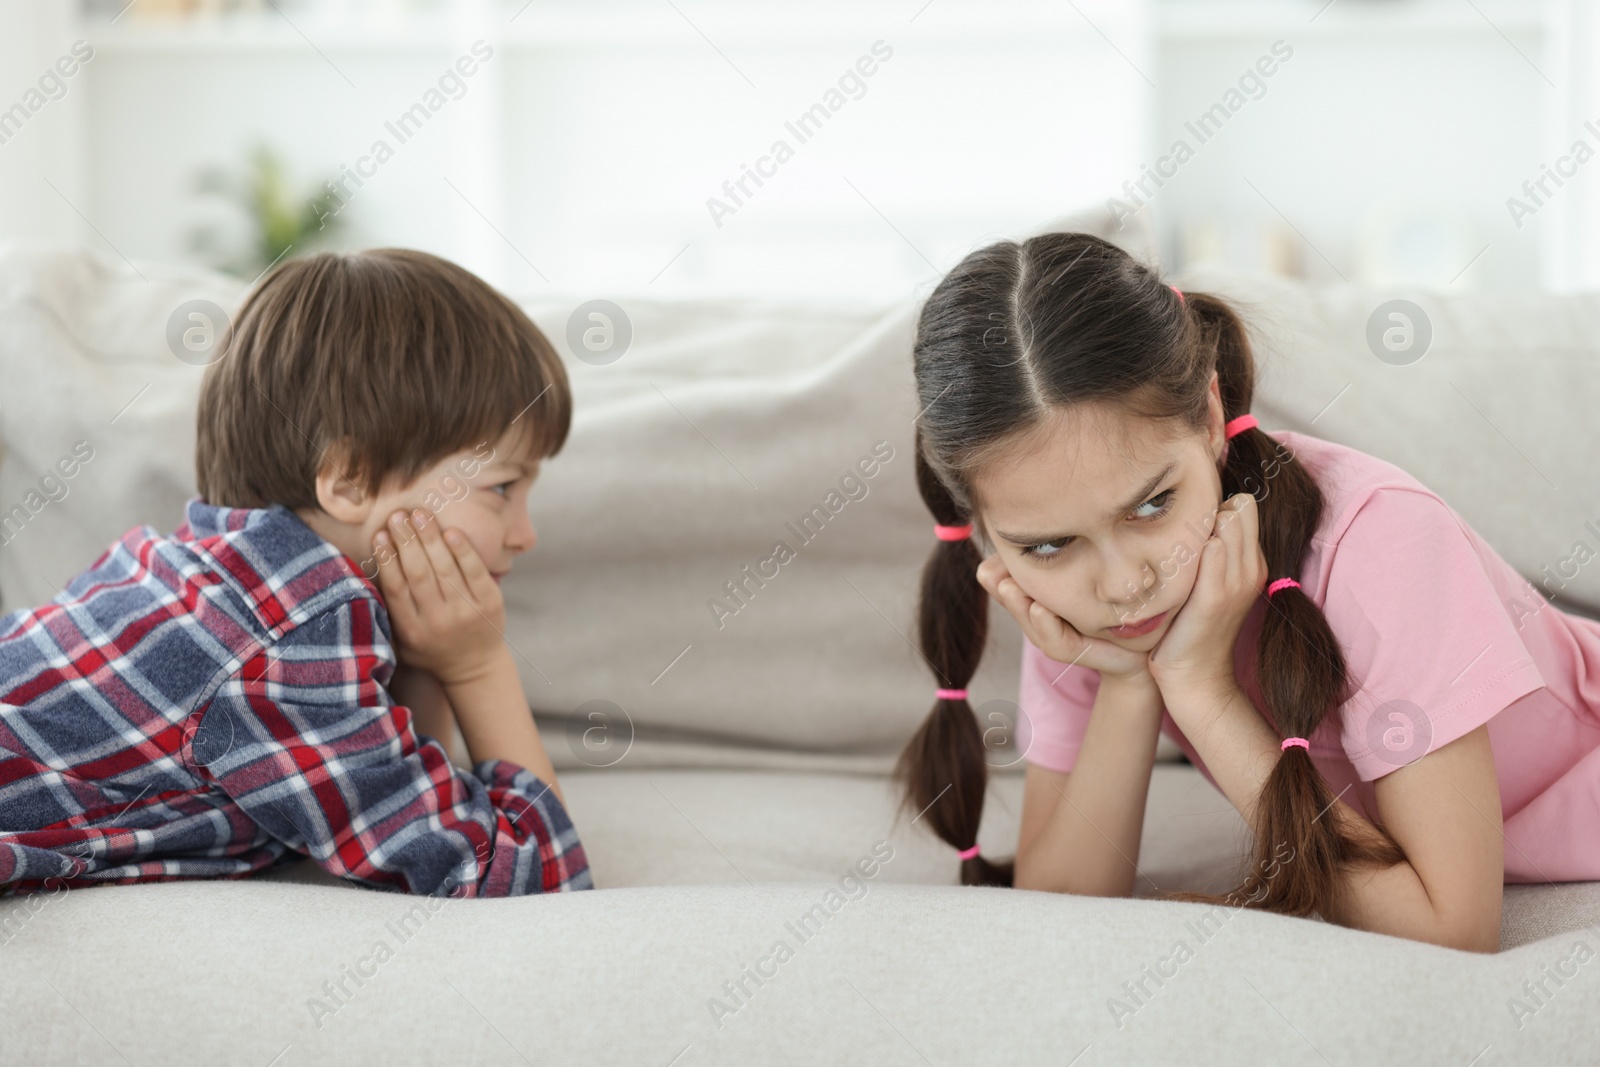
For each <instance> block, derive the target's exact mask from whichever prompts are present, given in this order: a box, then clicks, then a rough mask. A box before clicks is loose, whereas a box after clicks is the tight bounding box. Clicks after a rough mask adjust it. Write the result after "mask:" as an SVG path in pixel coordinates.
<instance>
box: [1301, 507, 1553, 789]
mask: <svg viewBox="0 0 1600 1067" xmlns="http://www.w3.org/2000/svg"><path fill="white" fill-rule="evenodd" d="M1480 548H1481V551H1482V552H1485V553H1492V551H1493V549H1492V548H1490V547H1489V546H1488V545H1487V543H1482V542H1479V541H1478V540H1477V539H1475V538H1474V537H1473V535H1472V534H1471V533H1470V532H1469V531H1468V529H1467V528H1466V526H1465V525H1464V523H1463V522H1462V520H1461V519H1460V518H1459V517H1457V515H1456V514H1455V512H1454V511H1452V510H1451V509H1450V507H1449V505H1447V504H1446V503H1445V502H1444V501H1442V500H1440V499H1439V498H1438V497H1436V496H1433V495H1431V494H1429V493H1425V492H1419V491H1417V490H1414V489H1402V488H1386V489H1379V490H1377V491H1375V492H1374V493H1373V494H1372V496H1371V497H1370V498H1369V499H1368V500H1367V501H1366V502H1365V503H1363V504H1362V505H1361V507H1360V510H1359V511H1357V513H1356V515H1355V516H1354V517H1353V518H1352V519H1351V521H1350V523H1349V525H1348V526H1347V527H1346V530H1345V532H1344V534H1343V536H1341V537H1340V538H1339V541H1338V544H1337V545H1336V546H1335V548H1334V550H1333V557H1332V564H1331V566H1330V569H1329V572H1328V579H1327V586H1326V589H1327V592H1326V595H1325V596H1324V598H1323V605H1322V611H1323V615H1324V616H1325V617H1326V618H1327V620H1328V625H1329V626H1330V627H1331V628H1332V630H1333V632H1334V634H1336V635H1337V636H1338V638H1339V644H1340V647H1341V648H1342V649H1343V650H1344V654H1345V663H1346V666H1347V668H1348V670H1349V673H1350V676H1351V681H1352V686H1353V687H1355V686H1359V688H1353V691H1352V695H1351V697H1350V699H1349V700H1348V701H1346V702H1345V703H1344V704H1343V705H1342V706H1341V708H1340V719H1341V721H1340V731H1341V735H1340V738H1341V742H1342V744H1343V746H1344V750H1345V755H1346V757H1347V758H1348V759H1349V760H1350V762H1351V764H1352V765H1354V767H1355V768H1356V772H1357V773H1358V774H1359V775H1360V777H1361V780H1362V781H1364V782H1370V781H1372V780H1373V779H1375V778H1381V777H1382V776H1383V775H1385V774H1388V773H1389V772H1390V771H1394V770H1397V769H1398V768H1400V767H1403V766H1405V765H1406V764H1408V763H1411V762H1412V761H1414V760H1418V759H1421V758H1422V757H1423V756H1425V755H1427V754H1428V753H1429V752H1432V751H1433V750H1435V749H1438V748H1441V747H1443V746H1444V745H1446V744H1449V743H1450V742H1451V741H1454V740H1456V739H1457V738H1459V737H1461V736H1463V735H1465V734H1468V733H1470V732H1472V731H1473V730H1474V729H1476V728H1477V727H1479V726H1481V725H1483V724H1484V723H1486V722H1488V721H1489V720H1490V719H1492V718H1494V717H1495V716H1496V715H1498V714H1499V713H1500V712H1501V711H1502V710H1504V709H1505V708H1506V707H1508V706H1509V705H1511V704H1512V703H1514V702H1516V701H1517V700H1519V699H1521V698H1522V697H1524V696H1527V695H1528V694H1529V693H1532V692H1534V691H1535V690H1538V689H1540V688H1542V687H1543V686H1544V678H1543V676H1542V675H1540V673H1539V668H1538V666H1537V664H1536V663H1535V662H1534V660H1533V657H1532V656H1531V655H1530V654H1529V652H1528V649H1527V646H1525V645H1524V644H1523V643H1522V639H1521V638H1520V637H1519V636H1518V634H1517V629H1516V625H1515V623H1514V621H1513V620H1512V617H1511V614H1510V612H1509V611H1508V609H1507V606H1506V603H1505V601H1504V599H1503V598H1502V597H1501V595H1500V593H1499V592H1498V590H1497V589H1496V587H1495V584H1494V582H1493V581H1492V580H1491V577H1490V573H1489V571H1488V570H1487V569H1486V562H1487V561H1486V560H1485V559H1484V558H1483V557H1482V556H1481V555H1480Z"/></svg>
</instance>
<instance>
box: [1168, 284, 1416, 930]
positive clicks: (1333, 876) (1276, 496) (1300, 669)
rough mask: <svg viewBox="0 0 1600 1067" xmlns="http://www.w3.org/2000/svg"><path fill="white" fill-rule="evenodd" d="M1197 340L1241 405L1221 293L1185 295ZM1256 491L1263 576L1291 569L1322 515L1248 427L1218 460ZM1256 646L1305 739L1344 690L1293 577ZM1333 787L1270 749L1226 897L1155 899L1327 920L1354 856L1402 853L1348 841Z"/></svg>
mask: <svg viewBox="0 0 1600 1067" xmlns="http://www.w3.org/2000/svg"><path fill="white" fill-rule="evenodd" d="M1186 297H1187V300H1186V303H1187V306H1188V308H1189V311H1190V314H1191V316H1192V319H1193V322H1194V325H1195V326H1196V327H1197V328H1198V329H1199V330H1200V332H1201V335H1202V338H1203V340H1202V347H1206V346H1210V347H1212V348H1214V349H1215V351H1216V356H1217V359H1216V369H1217V379H1218V387H1219V390H1218V391H1219V392H1220V394H1221V397H1222V404H1223V411H1224V412H1225V413H1226V417H1227V418H1228V419H1229V420H1232V419H1234V418H1236V417H1238V416H1240V415H1243V414H1245V413H1247V412H1248V411H1249V410H1250V404H1251V400H1252V395H1251V394H1252V392H1253V389H1254V382H1255V365H1254V359H1253V357H1252V355H1251V351H1250V345H1249V341H1248V339H1247V337H1246V335H1245V331H1244V326H1243V324H1242V323H1241V322H1240V320H1239V318H1238V316H1236V315H1235V314H1234V313H1233V311H1232V309H1230V308H1229V307H1228V305H1227V304H1226V303H1224V302H1223V301H1221V300H1219V299H1217V298H1215V297H1212V296H1209V295H1208V294H1205V293H1188V294H1186ZM1241 492H1247V493H1250V494H1251V495H1253V496H1255V498H1256V500H1257V502H1258V514H1259V516H1260V540H1261V551H1262V555H1263V556H1264V557H1265V559H1266V562H1267V573H1268V581H1269V588H1270V587H1271V586H1270V583H1272V582H1274V581H1276V580H1277V579H1281V578H1296V577H1298V575H1299V573H1300V565H1301V561H1302V560H1303V559H1304V557H1305V552H1306V548H1307V545H1308V544H1309V543H1310V540H1311V535H1312V533H1313V532H1314V531H1315V530H1316V528H1317V523H1318V520H1319V519H1320V518H1321V515H1322V507H1323V498H1322V491H1321V489H1320V488H1319V487H1318V485H1317V483H1316V480H1315V478H1313V477H1312V475H1311V473H1310V472H1309V471H1308V470H1306V468H1305V467H1304V466H1302V465H1301V464H1300V463H1299V462H1298V461H1297V460H1296V459H1295V457H1294V454H1293V452H1292V451H1290V450H1289V449H1288V448H1286V447H1285V446H1283V445H1281V444H1280V443H1279V442H1278V441H1276V440H1275V439H1274V438H1272V437H1271V436H1270V435H1268V434H1266V433H1264V432H1262V431H1261V430H1260V429H1256V428H1253V427H1250V428H1246V429H1243V430H1242V431H1240V432H1239V433H1237V434H1236V435H1235V436H1234V437H1232V438H1231V439H1230V440H1229V441H1228V451H1227V459H1226V462H1225V464H1224V466H1223V470H1222V493H1223V496H1224V498H1226V497H1228V496H1231V495H1233V494H1234V493H1241ZM1267 603H1268V609H1267V613H1266V617H1265V619H1264V621H1263V623H1262V627H1261V636H1260V641H1259V645H1258V659H1257V678H1258V682H1259V685H1260V689H1261V697H1262V702H1263V703H1264V704H1265V710H1266V712H1267V714H1268V717H1269V718H1270V719H1271V721H1272V722H1273V724H1274V725H1275V726H1276V728H1277V730H1278V734H1279V737H1280V738H1290V737H1299V738H1308V737H1310V736H1311V734H1312V733H1313V732H1314V731H1315V730H1316V729H1317V727H1318V726H1320V725H1321V724H1322V721H1323V719H1324V718H1325V717H1326V716H1327V714H1328V712H1329V711H1330V710H1333V709H1335V708H1337V707H1338V706H1339V705H1340V704H1342V703H1343V702H1344V701H1345V700H1347V699H1348V698H1349V696H1350V693H1349V681H1350V680H1349V677H1348V673H1347V671H1346V665H1345V659H1344V653H1343V651H1342V650H1341V649H1340V647H1339V642H1338V641H1337V640H1336V639H1335V637H1334V633H1333V631H1332V629H1331V628H1329V626H1328V620H1327V619H1326V618H1325V617H1324V616H1323V614H1322V610H1321V609H1320V608H1318V607H1317V605H1316V604H1315V603H1314V602H1313V601H1312V600H1311V598H1310V597H1308V596H1306V595H1305V593H1304V592H1302V591H1301V589H1300V588H1299V586H1298V584H1292V585H1291V584H1287V583H1285V584H1283V585H1282V586H1280V587H1278V588H1277V589H1275V590H1274V591H1273V592H1272V593H1271V595H1270V596H1268V600H1267ZM1333 803H1334V793H1333V791H1332V790H1331V789H1329V787H1328V785H1327V783H1326V782H1324V781H1323V779H1322V775H1321V773H1320V772H1319V771H1318V770H1317V768H1316V765H1315V764H1313V763H1312V761H1311V757H1310V755H1309V753H1308V752H1307V750H1306V749H1305V748H1304V747H1301V746H1298V745H1291V746H1289V747H1288V748H1286V749H1284V750H1283V751H1282V752H1281V754H1280V756H1279V757H1278V760H1277V763H1276V764H1275V765H1274V767H1273V769H1272V772H1271V774H1270V775H1269V776H1268V778H1267V780H1266V782H1265V784H1264V785H1263V787H1262V791H1261V796H1260V799H1259V801H1258V803H1257V807H1256V824H1257V825H1256V827H1255V840H1254V845H1253V848H1252V850H1251V856H1250V860H1251V862H1250V865H1249V868H1248V872H1247V874H1246V875H1245V878H1244V881H1243V882H1242V883H1241V884H1240V885H1239V886H1238V887H1237V888H1235V889H1233V890H1232V891H1230V892H1229V893H1227V894H1226V895H1224V896H1220V897H1218V896H1214V895H1211V894H1202V893H1167V894H1163V895H1162V897H1163V899H1171V900H1187V901H1192V902H1197V903H1211V904H1226V905H1229V906H1234V907H1254V908H1259V909H1262V910H1265V911H1271V912H1276V913H1279V914H1284V915H1297V916H1302V917H1303V916H1309V915H1312V914H1316V915H1319V916H1321V917H1322V918H1324V919H1326V918H1327V917H1328V916H1329V915H1330V914H1338V913H1340V911H1341V910H1342V909H1341V908H1340V901H1339V899H1338V894H1339V891H1340V888H1341V886H1342V884H1343V879H1342V875H1343V873H1344V871H1345V870H1346V869H1347V868H1349V867H1352V866H1381V867H1387V866H1391V865H1393V864H1395V863H1399V862H1402V861H1403V860H1404V859H1405V853H1404V851H1403V850H1402V849H1401V848H1400V846H1399V845H1398V844H1397V843H1396V842H1395V841H1394V839H1393V838H1392V837H1390V836H1389V835H1388V833H1386V832H1385V831H1384V830H1383V829H1382V828H1381V827H1374V829H1375V830H1376V834H1375V835H1373V834H1370V833H1368V834H1366V835H1364V836H1363V837H1362V838H1360V839H1357V838H1356V836H1355V835H1354V832H1353V830H1352V828H1350V827H1347V826H1341V825H1340V820H1339V818H1338V817H1337V814H1336V809H1335V808H1334V806H1333Z"/></svg>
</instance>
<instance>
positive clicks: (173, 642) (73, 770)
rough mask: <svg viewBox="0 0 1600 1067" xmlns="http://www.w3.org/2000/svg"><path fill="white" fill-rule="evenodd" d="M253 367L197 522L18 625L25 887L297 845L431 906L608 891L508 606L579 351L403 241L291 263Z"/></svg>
mask: <svg viewBox="0 0 1600 1067" xmlns="http://www.w3.org/2000/svg"><path fill="white" fill-rule="evenodd" d="M225 351H226V353H227V354H226V355H225V356H224V357H223V358H222V359H220V360H219V361H217V362H215V363H213V364H211V365H210V366H209V367H207V369H206V372H205V378H204V380H203V382H202V384H201V392H200V403H199V421H198V433H197V437H196V463H195V465H196V470H197V474H198V482H199V490H200V493H199V495H198V496H196V497H194V498H192V499H191V500H190V501H189V502H188V504H187V505H186V521H185V522H184V524H183V525H181V526H179V527H178V529H177V530H176V531H174V533H173V534H172V535H171V536H170V537H162V536H159V535H158V534H157V533H156V531H155V530H153V529H152V528H150V527H148V526H144V527H139V528H136V529H133V530H130V531H129V532H128V533H126V534H124V535H123V537H122V538H121V540H120V541H118V542H117V543H116V544H114V545H112V546H111V547H110V548H109V549H108V550H107V551H106V552H105V553H104V554H103V555H102V556H101V557H100V558H99V559H98V560H96V561H95V562H94V563H93V564H92V565H91V566H90V568H89V569H88V570H87V571H85V572H84V573H82V574H80V575H79V576H77V577H76V578H74V579H72V581H70V582H69V583H68V584H67V585H66V587H65V590H64V592H63V593H62V594H61V595H60V596H57V597H56V598H55V599H54V600H52V601H51V602H50V603H48V604H45V605H43V606H42V607H39V608H35V609H31V610H23V611H17V612H13V613H11V614H9V615H6V616H3V617H0V798H3V799H0V891H4V892H9V893H32V892H37V891H39V889H41V888H52V887H53V886H55V885H64V886H66V887H69V888H70V887H77V886H89V885H106V884H122V883H130V882H145V881H170V880H173V879H179V878H243V877H246V876H248V875H250V874H252V873H255V872H256V871H259V870H262V869H264V868H267V867H269V866H272V865H274V864H277V863H279V862H280V861H284V860H286V859H290V858H293V857H294V855H295V854H308V855H310V856H311V857H312V858H313V859H314V860H316V862H317V863H318V864H319V865H320V866H321V867H322V868H324V869H325V870H327V871H328V872H330V873H331V874H334V875H336V876H338V877H341V878H347V879H349V880H351V881H354V882H358V883H361V884H364V885H369V886H373V887H376V888H380V889H385V890H389V891H398V892H403V893H416V894H423V893H426V894H442V893H449V894H450V895H452V896H517V895H522V894H528V893H539V892H547V891H552V890H569V889H587V888H592V886H593V880H592V878H591V875H590V872H589V866H588V861H587V858H586V856H585V854H584V851H583V847H582V845H581V844H580V843H579V841H578V837H577V834H576V832H575V830H574V829H573V827H572V823H571V821H570V819H569V818H568V815H567V812H566V808H565V800H564V798H563V797H562V795H561V790H560V787H559V785H558V784H557V783H556V776H555V770H554V768H553V767H552V766H551V763H550V760H549V757H548V756H547V755H546V753H545V750H544V747H543V745H542V744H541V742H540V739H539V734H538V730H537V728H536V727H535V725H534V722H533V718H532V716H531V714H530V713H529V709H528V705H527V701H526V699H525V697H524V695H523V692H522V686H521V683H520V681H519V679H518V675H517V669H516V663H515V659H514V656H513V650H512V649H510V648H509V647H508V646H507V644H506V642H505V640H504V637H503V633H502V631H503V630H504V625H505V608H504V602H503V600H502V598H501V595H500V590H499V585H498V582H499V579H500V578H502V577H503V576H504V574H505V572H506V571H507V570H509V569H510V567H511V561H512V559H513V558H514V557H515V556H516V555H518V554H520V553H522V552H525V551H527V550H528V549H530V548H532V547H533V544H534V541H535V537H536V535H535V533H534V529H533V525H532V523H531V522H530V520H529V518H528V511H527V497H528V491H529V487H530V485H531V484H532V482H533V479H534V478H535V477H536V475H537V471H538V463H539V461H540V460H541V459H542V458H543V457H545V456H550V455H554V454H556V453H557V452H558V451H560V449H561V447H562V445H563V444H564V443H565V441H566V436H567V432H568V428H569V426H570V422H571V395H570V392H569V389H568V383H567V377H566V372H565V369H564V368H563V367H562V364H561V360H560V358H559V356H557V354H556V352H555V351H554V349H552V347H551V346H550V344H549V342H548V341H547V340H546V339H545V337H544V335H543V334H541V333H540V332H539V330H538V328H537V327H536V326H535V325H534V324H533V323H532V322H531V321H530V320H529V319H528V318H527V316H526V315H524V314H523V313H522V311H521V310H520V309H518V308H517V307H516V305H514V304H513V303H512V302H511V301H509V300H507V299H506V298H505V297H503V296H501V295H500V294H498V293H496V292H495V291H494V290H492V289H491V288H489V287H488V286H487V285H485V284H484V283H483V282H482V281H481V280H479V279H478V278H476V277H475V276H473V275H472V274H470V273H468V272H467V271H465V270H463V269H461V268H460V267H457V266H455V265H453V264H451V263H448V262H445V261H444V260H441V259H438V258H437V257H434V256H430V255H426V254H424V253H421V252H414V251H407V250H401V249H378V250H372V251H366V252H359V253H354V254H351V255H343V256H341V255H335V254H332V253H323V254H320V255H316V256H312V257H309V258H306V259H300V260H292V261H290V262H288V263H286V264H284V265H283V266H281V267H279V268H278V269H277V270H276V271H274V272H273V273H272V274H271V275H270V276H269V277H268V278H267V279H266V280H264V281H263V282H262V283H261V284H260V285H259V286H258V287H257V288H256V290H255V291H254V292H253V293H251V294H250V296H249V297H248V298H247V299H246V300H245V303H244V306H243V307H242V308H240V310H239V314H238V316H237V321H236V322H235V324H234V326H233V328H232V331H231V336H230V339H229V341H228V344H227V347H226V349H225ZM407 513H410V514H411V515H412V520H411V521H410V522H405V521H396V520H398V519H400V517H401V516H402V515H405V514H407ZM418 520H422V521H420V522H419V521H418ZM389 531H392V533H390V532H389ZM375 581H376V582H377V584H376V585H375V584H374V582H375ZM402 664H403V667H401V669H400V670H399V671H398V672H397V666H399V665H402ZM392 689H396V690H398V692H392V691H391V690H392ZM407 691H409V692H410V693H412V694H417V695H418V696H419V697H420V698H421V703H423V704H426V705H427V706H426V708H423V707H419V709H418V714H417V716H416V717H415V718H414V717H413V714H412V710H411V709H410V708H408V707H407V706H406V705H405V704H404V703H400V702H397V700H396V699H395V698H396V697H397V696H400V697H403V696H405V695H406V692H407ZM452 717H453V719H454V720H455V722H458V723H459V725H460V728H461V734H462V736H463V738H464V739H465V743H466V747H467V749H468V751H469V753H470V755H471V758H472V761H473V766H472V770H471V773H470V774H467V773H464V772H462V771H461V770H459V769H458V768H456V767H455V766H454V765H453V764H452V763H451V761H450V759H449V756H448V755H447V753H446V750H445V748H444V747H443V745H441V744H440V742H439V741H437V740H433V738H435V737H443V738H446V739H449V738H453V737H454V723H453V721H452ZM423 727H426V730H425V731H423Z"/></svg>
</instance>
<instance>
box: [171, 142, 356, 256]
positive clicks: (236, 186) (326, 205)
mask: <svg viewBox="0 0 1600 1067" xmlns="http://www.w3.org/2000/svg"><path fill="white" fill-rule="evenodd" d="M194 186H195V191H196V192H197V193H199V194H201V195H208V196H221V197H224V198H225V199H227V200H229V201H231V202H232V203H233V204H234V205H235V206H236V207H238V208H239V209H240V210H241V211H242V212H243V213H244V215H245V218H246V220H247V223H248V227H249V228H248V232H247V234H246V236H245V239H244V240H242V241H241V240H239V239H238V238H237V237H236V236H233V232H232V231H228V232H227V233H225V232H224V231H223V230H222V229H221V228H219V227H217V226H214V225H212V226H204V227H200V228H197V229H195V230H194V231H192V232H191V234H190V237H189V246H190V249H191V250H192V251H195V252H198V253H200V254H201V255H204V256H206V257H208V258H209V259H210V260H211V262H212V265H213V266H215V267H218V268H220V269H221V270H225V271H228V272H229V273H232V274H236V275H239V276H241V277H246V278H253V277H255V276H257V275H259V274H261V273H262V272H264V271H265V270H266V269H267V268H268V267H269V266H271V265H273V264H274V263H277V262H278V261H279V260H280V259H283V258H284V257H286V256H287V255H288V254H289V253H290V252H291V251H293V250H299V251H306V250H308V249H310V248H312V247H314V246H316V245H319V244H323V243H325V242H327V241H329V240H330V239H331V238H332V237H334V236H336V235H337V234H338V233H339V232H340V231H341V230H342V229H343V227H344V220H343V219H341V218H339V217H338V215H337V214H336V212H335V209H334V207H333V204H334V203H335V201H334V198H333V195H332V194H331V193H330V192H328V191H327V188H328V187H327V184H326V183H323V184H322V185H320V186H318V187H317V189H316V191H315V192H313V193H312V194H311V195H309V196H295V195H293V194H292V193H291V191H290V183H289V178H288V175H287V173H286V170H285V167H284V164H283V160H282V159H281V158H280V157H279V155H278V153H277V152H275V151H274V150H273V149H272V148H271V147H270V146H269V145H266V144H258V145H257V146H256V147H255V148H254V149H252V150H251V152H250V154H249V156H248V157H247V160H246V162H245V165H244V166H243V167H241V168H239V169H237V170H228V169H224V168H221V167H207V168H204V169H202V170H201V171H200V172H199V173H198V174H197V175H196V176H195V182H194Z"/></svg>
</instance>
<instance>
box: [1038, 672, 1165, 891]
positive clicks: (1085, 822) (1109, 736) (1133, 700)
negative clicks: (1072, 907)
mask: <svg viewBox="0 0 1600 1067" xmlns="http://www.w3.org/2000/svg"><path fill="white" fill-rule="evenodd" d="M1160 732H1161V694H1160V691H1159V690H1158V689H1157V688H1156V687H1155V684H1154V683H1153V682H1123V681H1121V680H1119V679H1114V678H1112V677H1111V676H1105V677H1103V678H1102V679H1101V682H1100V689H1099V692H1098V693H1097V694H1096V695H1095V701H1094V709H1093V711H1091V712H1090V718H1089V726H1088V728H1087V729H1086V730H1085V732H1084V736H1083V745H1082V747H1081V748H1080V749H1079V751H1078V759H1077V762H1076V763H1075V764H1074V765H1073V769H1072V773H1071V774H1069V775H1068V776H1067V781H1066V785H1065V787H1064V790H1063V792H1062V795H1061V796H1060V797H1059V798H1057V799H1056V803H1055V806H1054V808H1053V809H1052V810H1051V812H1050V814H1049V816H1048V817H1047V818H1046V819H1045V820H1044V822H1043V823H1042V824H1041V825H1040V827H1039V828H1038V829H1037V830H1036V831H1034V833H1033V834H1032V836H1031V837H1030V838H1029V839H1028V840H1026V841H1019V842H1018V848H1017V859H1016V868H1015V875H1014V882H1015V885H1016V887H1017V888H1018V889H1042V890H1047V891H1052V892H1064V893H1076V894H1079V895H1083V896H1114V897H1126V896H1131V895H1132V893H1133V886H1134V881H1135V879H1136V877H1137V875H1138V861H1139V839H1140V836H1141V835H1142V834H1143V832H1144V809H1145V800H1146V798H1147V797H1148V795H1149V792H1150V771H1151V768H1152V767H1153V766H1154V764H1155V753H1156V738H1157V736H1158V735H1159V734H1160Z"/></svg>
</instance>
